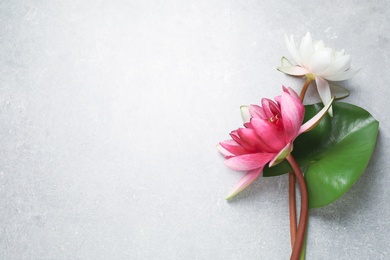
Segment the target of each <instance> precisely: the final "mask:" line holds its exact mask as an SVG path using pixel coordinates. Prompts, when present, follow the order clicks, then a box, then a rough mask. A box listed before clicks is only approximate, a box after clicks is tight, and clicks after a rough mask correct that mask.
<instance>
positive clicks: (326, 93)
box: [316, 77, 333, 116]
mask: <svg viewBox="0 0 390 260" xmlns="http://www.w3.org/2000/svg"><path fill="white" fill-rule="evenodd" d="M316 84H317V90H318V94H320V98H321V100H322V103H324V105H326V104H328V103H329V102H330V100H332V96H331V93H330V87H329V84H328V81H326V80H325V79H323V78H321V77H316ZM328 112H329V115H330V116H333V110H332V107H330V108H329V110H328Z"/></svg>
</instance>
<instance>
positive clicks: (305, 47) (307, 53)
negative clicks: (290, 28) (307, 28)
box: [299, 32, 314, 67]
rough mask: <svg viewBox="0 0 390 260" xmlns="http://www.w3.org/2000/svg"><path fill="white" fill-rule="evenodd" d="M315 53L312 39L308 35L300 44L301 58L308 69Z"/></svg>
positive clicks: (307, 34) (308, 34)
mask: <svg viewBox="0 0 390 260" xmlns="http://www.w3.org/2000/svg"><path fill="white" fill-rule="evenodd" d="M313 53H314V46H313V41H312V39H311V36H310V33H309V32H308V33H306V35H305V37H303V38H302V40H301V42H300V44H299V56H300V57H301V60H302V65H303V66H304V67H307V66H308V65H309V60H310V57H311V55H313Z"/></svg>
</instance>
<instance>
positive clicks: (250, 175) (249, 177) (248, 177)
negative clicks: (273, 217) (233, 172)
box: [226, 168, 263, 200]
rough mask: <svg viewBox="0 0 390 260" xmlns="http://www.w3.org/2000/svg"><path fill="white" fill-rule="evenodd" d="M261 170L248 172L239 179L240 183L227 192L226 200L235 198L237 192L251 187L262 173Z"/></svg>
mask: <svg viewBox="0 0 390 260" xmlns="http://www.w3.org/2000/svg"><path fill="white" fill-rule="evenodd" d="M262 170H263V168H258V169H253V170H251V171H248V172H247V173H246V174H245V175H244V176H243V177H242V178H241V179H240V181H239V182H238V183H237V184H236V185H235V186H234V187H233V189H232V190H231V191H230V192H229V194H228V196H227V197H226V199H227V200H228V199H231V198H232V197H234V196H236V195H237V194H238V193H239V192H241V191H243V190H244V189H246V188H247V187H248V186H249V185H251V184H252V183H253V182H254V181H255V180H256V179H257V178H258V177H259V176H260V173H261V172H262Z"/></svg>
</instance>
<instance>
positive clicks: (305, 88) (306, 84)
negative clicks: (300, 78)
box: [299, 78, 312, 102]
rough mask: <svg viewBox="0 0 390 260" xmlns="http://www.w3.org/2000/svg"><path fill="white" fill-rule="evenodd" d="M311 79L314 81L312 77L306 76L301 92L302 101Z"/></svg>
mask: <svg viewBox="0 0 390 260" xmlns="http://www.w3.org/2000/svg"><path fill="white" fill-rule="evenodd" d="M311 81H312V79H311V78H306V81H305V84H304V85H303V87H302V90H301V94H300V95H299V98H300V99H301V102H303V99H304V98H305V95H306V91H307V88H308V87H309V85H310V82H311Z"/></svg>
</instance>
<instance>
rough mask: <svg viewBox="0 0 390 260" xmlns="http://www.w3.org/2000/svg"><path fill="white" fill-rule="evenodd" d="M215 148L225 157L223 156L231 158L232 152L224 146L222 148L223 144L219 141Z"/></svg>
mask: <svg viewBox="0 0 390 260" xmlns="http://www.w3.org/2000/svg"><path fill="white" fill-rule="evenodd" d="M217 149H218V151H219V152H220V153H221V154H222V155H223V156H224V157H225V158H231V157H233V156H234V154H232V153H231V152H229V151H228V150H226V149H225V148H223V146H222V145H221V143H219V144H218V145H217Z"/></svg>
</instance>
